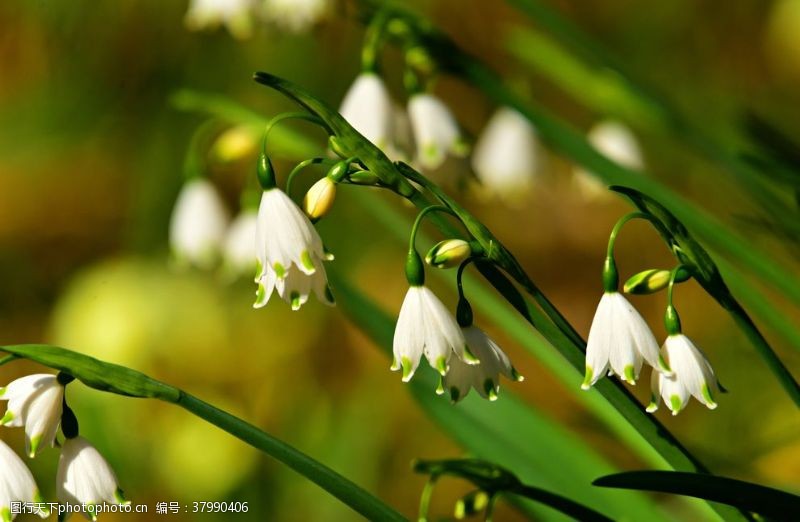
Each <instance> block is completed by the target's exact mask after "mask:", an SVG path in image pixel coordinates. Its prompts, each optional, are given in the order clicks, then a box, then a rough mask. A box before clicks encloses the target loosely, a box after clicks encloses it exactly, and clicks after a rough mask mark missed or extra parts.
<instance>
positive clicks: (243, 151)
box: [212, 125, 258, 163]
mask: <svg viewBox="0 0 800 522" xmlns="http://www.w3.org/2000/svg"><path fill="white" fill-rule="evenodd" d="M257 146H258V133H257V132H255V131H254V130H253V129H252V128H251V127H248V126H247V125H237V126H236V127H231V128H230V129H228V130H226V131H225V132H223V133H222V134H220V135H219V137H218V138H217V139H216V141H215V142H214V146H213V148H212V154H213V156H214V158H215V159H217V160H219V161H221V162H223V163H230V162H233V161H237V160H240V159H242V158H245V157H247V156H251V155H252V154H254V153H255V151H256V147H257Z"/></svg>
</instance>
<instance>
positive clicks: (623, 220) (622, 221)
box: [606, 212, 656, 257]
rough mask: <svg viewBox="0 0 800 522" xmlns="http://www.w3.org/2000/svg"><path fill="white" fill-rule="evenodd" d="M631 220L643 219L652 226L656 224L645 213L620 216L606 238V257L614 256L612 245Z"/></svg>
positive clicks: (652, 218)
mask: <svg viewBox="0 0 800 522" xmlns="http://www.w3.org/2000/svg"><path fill="white" fill-rule="evenodd" d="M633 219H645V220H647V221H649V222H651V223H653V224H655V223H656V219H655V218H654V217H653V216H652V215H650V214H647V213H645V212H631V213H630V214H625V215H624V216H622V217H621V218H620V219H619V221H617V223H616V224H615V225H614V228H613V229H611V234H610V235H609V236H608V248H607V249H606V256H607V257H613V256H614V244H615V243H616V242H617V236H618V235H619V233H620V231H621V230H622V227H624V226H625V224H626V223H627V222H628V221H631V220H633Z"/></svg>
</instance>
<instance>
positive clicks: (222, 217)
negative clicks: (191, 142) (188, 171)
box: [169, 178, 228, 268]
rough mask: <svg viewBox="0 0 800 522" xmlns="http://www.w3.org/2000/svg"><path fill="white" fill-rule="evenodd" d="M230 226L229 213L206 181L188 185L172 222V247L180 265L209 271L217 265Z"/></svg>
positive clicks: (174, 212) (193, 182)
mask: <svg viewBox="0 0 800 522" xmlns="http://www.w3.org/2000/svg"><path fill="white" fill-rule="evenodd" d="M227 225H228V213H227V211H226V210H225V205H224V204H223V203H222V200H221V199H220V197H219V195H218V194H217V191H216V189H215V188H214V186H213V185H212V184H211V183H210V182H209V181H208V180H206V179H203V178H197V179H193V180H190V181H187V182H186V184H185V185H184V187H183V189H181V193H180V194H179V195H178V200H177V201H176V203H175V208H174V210H173V211H172V219H171V222H170V233H169V236H170V246H171V248H172V251H173V253H174V254H175V256H176V257H177V258H178V260H179V261H182V262H188V263H191V264H195V265H197V266H199V267H202V268H208V267H210V266H211V264H212V263H213V262H214V260H215V258H216V256H217V254H218V252H219V250H220V247H221V244H222V241H223V239H224V237H225V230H226V228H227Z"/></svg>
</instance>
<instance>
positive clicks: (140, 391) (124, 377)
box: [0, 344, 406, 521]
mask: <svg viewBox="0 0 800 522" xmlns="http://www.w3.org/2000/svg"><path fill="white" fill-rule="evenodd" d="M0 351H4V352H8V353H9V354H13V355H16V356H18V357H24V358H26V359H29V360H31V361H34V362H37V363H39V364H42V365H44V366H47V367H49V368H53V369H55V370H59V371H62V372H65V373H68V374H70V375H72V376H74V377H75V378H76V379H77V380H79V381H81V382H82V383H84V384H85V385H87V386H89V387H91V388H95V389H97V390H101V391H105V392H110V393H115V394H118V395H125V396H129V397H140V398H150V399H160V400H162V401H165V402H170V403H173V404H176V405H178V406H181V407H182V408H184V409H186V410H188V411H189V412H191V413H193V414H194V415H196V416H197V417H199V418H201V419H204V420H206V421H207V422H209V423H211V424H213V425H214V426H217V427H218V428H220V429H222V430H224V431H226V432H228V433H230V434H231V435H233V436H234V437H236V438H238V439H240V440H242V441H244V442H246V443H247V444H250V445H251V446H253V447H254V448H256V449H258V450H261V451H263V452H264V453H266V454H268V455H270V456H271V457H273V458H275V459H276V460H278V461H280V462H282V463H283V464H285V465H287V466H289V467H290V468H292V469H293V470H295V471H297V472H298V473H300V474H301V475H303V476H304V477H306V478H308V479H309V480H311V481H312V482H314V483H315V484H317V485H318V486H320V487H321V488H323V489H324V490H326V491H327V492H329V493H330V494H332V495H333V496H335V497H336V498H338V499H339V500H341V501H342V502H343V503H344V504H346V505H348V506H350V507H351V508H352V509H353V510H355V511H356V512H358V513H360V514H361V515H363V516H364V517H365V518H367V519H368V520H390V521H395V520H397V521H401V520H406V519H405V518H404V517H403V516H402V515H400V514H399V513H398V512H397V511H395V510H394V509H392V508H391V507H390V506H388V505H386V504H384V503H383V502H382V501H381V500H380V499H378V498H377V497H375V496H373V495H371V494H370V493H369V492H367V491H366V490H364V489H363V488H361V487H360V486H358V485H357V484H355V483H354V482H351V481H350V480H348V479H347V478H346V477H343V476H342V475H340V474H339V473H337V472H335V471H334V470H332V469H331V468H329V467H327V466H325V465H324V464H322V463H320V462H318V461H316V460H314V459H312V458H311V457H309V456H308V455H306V454H304V453H302V452H301V451H299V450H297V449H295V448H294V447H292V446H290V445H289V444H287V443H285V442H283V441H281V440H279V439H277V438H275V437H273V436H272V435H270V434H268V433H266V432H264V431H262V430H260V429H258V428H257V427H255V426H253V425H252V424H250V423H248V422H246V421H244V420H242V419H239V418H238V417H235V416H233V415H231V414H230V413H228V412H226V411H223V410H220V409H219V408H216V407H214V406H212V405H210V404H208V403H206V402H204V401H202V400H200V399H198V398H196V397H194V396H192V395H190V394H188V393H186V392H184V391H182V390H180V389H178V388H175V387H174V386H170V385H168V384H166V383H163V382H160V381H157V380H155V379H153V378H152V377H149V376H147V375H145V374H143V373H141V372H138V371H136V370H132V369H130V368H126V367H124V366H119V365H116V364H112V363H107V362H104V361H100V360H98V359H95V358H93V357H89V356H88V355H84V354H81V353H78V352H73V351H71V350H67V349H65V348H60V347H58V346H51V345H46V344H20V345H10V346H0Z"/></svg>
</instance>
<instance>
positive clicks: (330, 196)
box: [303, 176, 336, 219]
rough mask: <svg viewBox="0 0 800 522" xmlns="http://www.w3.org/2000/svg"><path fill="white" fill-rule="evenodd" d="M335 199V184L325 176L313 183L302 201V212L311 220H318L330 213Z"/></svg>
mask: <svg viewBox="0 0 800 522" xmlns="http://www.w3.org/2000/svg"><path fill="white" fill-rule="evenodd" d="M335 199H336V183H334V182H333V181H332V180H331V179H330V178H328V177H327V176H326V177H324V178H322V179H321V180H319V181H317V182H316V183H314V184H313V185H312V186H311V188H310V189H308V192H307V193H306V197H305V198H304V199H303V210H305V212H306V214H307V215H308V217H310V218H311V219H320V218H321V217H323V216H324V215H325V214H327V213H328V211H330V209H331V207H333V202H334V200H335Z"/></svg>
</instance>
